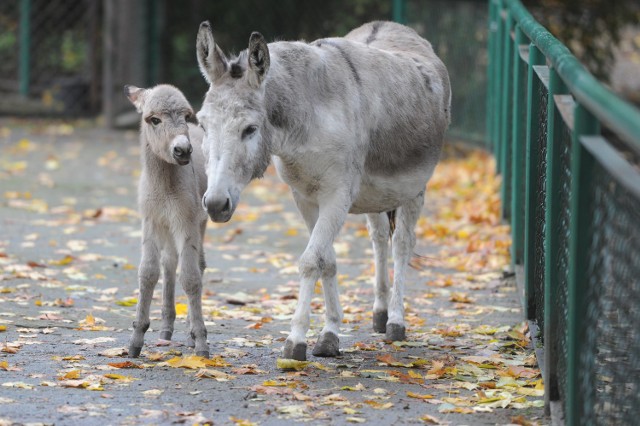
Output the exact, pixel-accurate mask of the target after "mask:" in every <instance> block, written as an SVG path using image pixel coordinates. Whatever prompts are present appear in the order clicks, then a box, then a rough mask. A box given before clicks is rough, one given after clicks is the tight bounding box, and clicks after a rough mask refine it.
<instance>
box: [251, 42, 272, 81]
mask: <svg viewBox="0 0 640 426" xmlns="http://www.w3.org/2000/svg"><path fill="white" fill-rule="evenodd" d="M248 53H249V83H250V84H251V85H252V86H254V87H260V84H262V81H263V80H264V77H265V76H266V75H267V71H269V63H270V59H269V47H268V46H267V42H266V41H265V39H264V37H263V36H262V34H260V33H258V32H254V33H251V37H249V50H248Z"/></svg>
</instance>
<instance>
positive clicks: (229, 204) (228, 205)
mask: <svg viewBox="0 0 640 426" xmlns="http://www.w3.org/2000/svg"><path fill="white" fill-rule="evenodd" d="M230 209H231V203H230V202H229V199H228V198H227V202H226V203H224V207H223V208H222V211H223V212H224V213H226V212H228V211H229V210H230Z"/></svg>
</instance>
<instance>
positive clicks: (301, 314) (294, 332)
mask: <svg viewBox="0 0 640 426" xmlns="http://www.w3.org/2000/svg"><path fill="white" fill-rule="evenodd" d="M332 195H333V196H332V198H331V199H328V200H325V202H324V203H322V204H323V205H321V206H320V208H319V209H318V210H317V213H316V214H317V220H316V221H315V225H313V226H309V225H310V224H312V223H313V220H310V219H312V218H313V215H312V213H313V211H314V209H312V208H311V206H312V205H310V204H309V203H308V202H305V201H304V200H300V197H297V196H296V194H295V193H294V197H296V202H297V203H298V208H299V209H300V212H301V213H302V215H303V217H304V218H305V221H306V222H307V226H308V227H309V228H310V229H311V238H310V239H309V243H308V244H307V248H306V249H305V251H304V253H302V256H300V260H299V262H298V267H299V269H300V292H299V296H298V304H297V306H296V311H295V313H294V315H293V319H292V320H291V334H289V337H287V340H286V342H285V345H284V357H285V358H293V359H296V360H300V361H304V360H305V359H306V358H307V343H306V334H307V331H308V330H309V315H310V308H311V298H312V296H313V289H314V287H315V283H316V281H317V280H318V279H320V278H322V283H323V289H324V296H325V304H326V324H325V327H324V328H323V330H322V332H321V334H320V337H319V338H318V343H317V344H316V348H314V355H316V356H336V355H338V343H339V341H338V329H339V327H340V322H341V321H342V310H341V308H340V303H339V300H338V288H337V280H336V255H335V251H334V250H333V241H334V240H335V238H336V236H337V235H338V233H339V232H340V229H341V228H342V225H343V224H344V221H345V218H346V217H347V212H348V206H349V205H350V204H351V203H350V201H351V200H350V196H349V195H347V194H344V193H341V192H339V191H337V192H334V194H332Z"/></svg>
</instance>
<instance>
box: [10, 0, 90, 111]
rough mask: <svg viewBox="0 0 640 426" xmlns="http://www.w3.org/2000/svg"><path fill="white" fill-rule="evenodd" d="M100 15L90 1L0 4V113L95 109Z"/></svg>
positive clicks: (23, 0) (38, 0)
mask: <svg viewBox="0 0 640 426" xmlns="http://www.w3.org/2000/svg"><path fill="white" fill-rule="evenodd" d="M99 12H100V4H99V2H92V1H88V0H84V1H81V0H76V1H63V0H21V1H18V0H7V1H2V2H0V94H1V96H0V114H3V115H17V114H27V115H42V114H47V115H67V116H69V115H73V116H78V115H85V114H90V113H95V112H97V111H98V110H99V106H100V93H99V90H100V88H99V83H100V68H99V66H100V61H99V55H100V51H101V49H100V43H101V41H100V20H99V16H100V15H99Z"/></svg>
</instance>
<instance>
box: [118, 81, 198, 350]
mask: <svg viewBox="0 0 640 426" xmlns="http://www.w3.org/2000/svg"><path fill="white" fill-rule="evenodd" d="M125 94H126V95H127V96H128V98H129V100H130V101H131V102H132V103H133V104H134V105H135V106H136V108H137V109H138V112H141V113H142V120H141V124H140V146H141V149H142V175H141V176H140V184H139V188H138V201H139V205H140V213H141V215H142V259H141V260H140V268H139V271H138V279H139V284H140V300H139V302H138V307H137V312H136V320H135V322H134V323H133V335H132V336H131V341H130V343H129V355H130V356H132V357H137V356H138V355H139V354H140V351H141V349H142V345H143V342H144V333H145V332H146V331H147V329H148V328H149V308H150V305H151V298H152V296H153V289H154V287H155V285H156V283H157V282H158V278H159V277H160V266H161V264H162V270H163V275H164V287H163V293H162V328H161V329H160V337H161V339H164V340H171V337H172V334H173V324H174V322H175V319H176V309H175V296H174V292H175V281H176V268H177V266H178V261H179V262H180V269H181V271H180V276H179V281H180V284H181V285H182V288H183V289H184V291H185V293H186V294H187V298H188V303H189V305H188V306H189V314H188V323H189V326H190V330H189V332H190V336H189V338H188V344H189V345H190V346H194V344H195V350H196V354H198V355H200V356H205V357H208V356H209V346H208V345H207V330H206V328H205V325H204V320H203V318H202V301H201V297H202V273H203V271H204V267H205V262H204V251H203V248H202V242H203V238H204V232H205V229H206V226H207V214H206V213H205V212H204V211H203V210H202V207H201V202H200V200H201V198H202V196H203V194H204V191H205V189H206V182H207V181H206V175H205V172H204V158H203V156H202V148H201V143H202V137H203V134H202V130H200V129H199V128H197V127H196V126H194V125H191V124H189V123H196V122H197V121H196V119H195V115H194V113H193V110H192V108H191V105H189V102H187V100H186V99H185V97H184V95H183V94H182V92H180V91H179V90H178V89H176V88H175V87H173V86H169V85H159V86H156V87H153V88H151V89H139V88H137V87H133V86H126V87H125ZM192 145H193V147H192ZM194 340H195V342H194Z"/></svg>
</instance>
